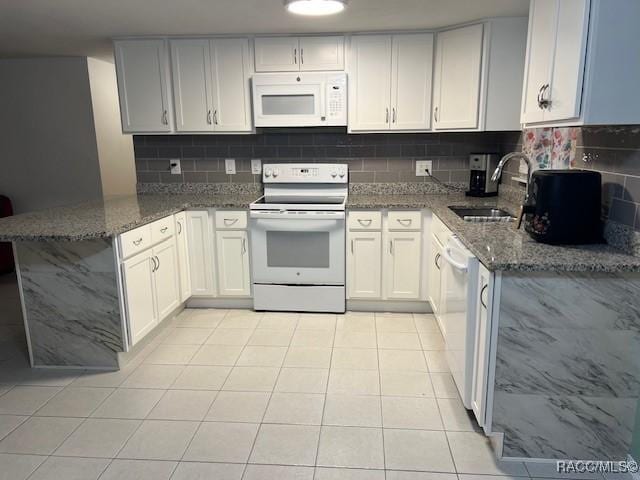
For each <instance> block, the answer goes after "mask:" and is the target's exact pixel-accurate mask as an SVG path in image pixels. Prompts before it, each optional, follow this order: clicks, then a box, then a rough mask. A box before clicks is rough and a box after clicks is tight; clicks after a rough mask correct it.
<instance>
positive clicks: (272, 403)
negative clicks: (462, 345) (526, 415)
mask: <svg viewBox="0 0 640 480" xmlns="http://www.w3.org/2000/svg"><path fill="white" fill-rule="evenodd" d="M0 300H3V302H4V301H5V300H8V303H3V307H4V305H5V304H6V305H8V307H7V309H5V312H6V313H2V314H1V317H2V318H0V332H1V333H2V336H1V337H0V339H1V340H0V347H1V348H0V354H1V355H2V356H1V357H0V480H24V479H27V478H28V479H31V480H33V479H39V480H53V479H56V480H57V479H65V480H67V479H69V480H74V479H78V480H85V479H86V480H95V479H98V478H99V479H100V480H110V479H117V480H127V479H135V480H147V479H149V480H163V479H171V480H197V479H216V480H217V479H220V480H241V479H244V480H267V479H269V480H270V479H274V480H275V479H277V480H289V479H297V480H305V479H308V480H384V479H386V480H458V479H460V480H483V479H484V480H494V479H502V480H506V479H507V478H512V477H514V478H515V477H535V476H543V475H541V473H540V471H539V468H538V469H536V468H535V466H534V467H532V466H531V465H525V464H523V463H517V462H516V463H506V462H497V461H496V460H495V459H494V456H493V452H492V450H491V449H490V447H489V443H488V440H487V439H486V438H485V437H484V435H483V434H482V433H481V432H479V430H478V428H477V425H476V424H475V422H474V421H473V419H472V417H471V416H470V415H469V414H468V413H467V412H466V410H465V409H464V408H463V407H462V403H461V401H460V399H459V397H458V394H457V391H456V388H455V385H454V383H453V379H452V377H451V375H450V373H449V372H448V370H447V368H446V360H445V359H444V358H443V352H442V346H443V342H442V337H441V335H440V333H439V330H438V326H437V324H436V322H435V319H434V317H433V316H432V315H423V314H420V315H418V314H415V315H412V314H372V313H356V312H353V313H347V314H345V315H309V314H290V313H255V312H252V311H241V310H231V311H226V310H187V311H184V312H183V313H181V314H180V315H179V316H178V317H177V318H175V319H173V320H172V321H171V322H170V324H169V325H168V326H167V328H166V329H165V330H164V331H163V332H161V334H160V335H158V337H157V338H155V339H153V341H152V342H150V343H149V345H147V346H146V347H145V348H144V349H143V350H142V351H141V353H140V354H139V355H138V356H137V357H136V358H135V359H134V360H133V361H132V362H131V363H130V364H129V365H127V366H126V367H125V368H123V369H122V370H121V371H119V372H107V373H95V372H82V371H76V370H74V371H65V370H54V371H48V370H32V369H29V368H28V363H27V360H26V349H25V343H24V342H25V341H24V330H23V329H22V325H21V316H20V311H19V308H16V307H15V302H16V301H18V297H17V294H16V293H15V285H14V284H13V283H12V281H11V280H7V279H6V277H0Z"/></svg>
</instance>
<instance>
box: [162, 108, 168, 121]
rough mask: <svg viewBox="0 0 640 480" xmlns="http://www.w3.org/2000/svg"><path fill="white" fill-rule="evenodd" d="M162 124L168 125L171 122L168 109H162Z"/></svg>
mask: <svg viewBox="0 0 640 480" xmlns="http://www.w3.org/2000/svg"><path fill="white" fill-rule="evenodd" d="M162 124H163V125H168V124H169V120H168V119H167V111H166V110H163V111H162Z"/></svg>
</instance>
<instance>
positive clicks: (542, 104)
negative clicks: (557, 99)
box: [538, 83, 551, 110]
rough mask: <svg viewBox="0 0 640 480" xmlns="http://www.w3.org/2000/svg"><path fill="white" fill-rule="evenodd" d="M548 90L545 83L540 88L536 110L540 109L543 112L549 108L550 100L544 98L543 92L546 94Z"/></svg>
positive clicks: (547, 85)
mask: <svg viewBox="0 0 640 480" xmlns="http://www.w3.org/2000/svg"><path fill="white" fill-rule="evenodd" d="M548 88H549V84H548V83H545V84H544V85H542V86H541V87H540V90H539V91H538V108H540V109H541V110H544V109H546V108H549V107H550V106H551V100H549V99H545V98H544V92H546V91H547V89H548Z"/></svg>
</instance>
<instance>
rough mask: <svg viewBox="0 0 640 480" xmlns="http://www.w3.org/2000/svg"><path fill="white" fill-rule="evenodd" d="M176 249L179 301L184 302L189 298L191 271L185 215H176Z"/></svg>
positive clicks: (181, 213) (182, 213) (183, 213)
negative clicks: (178, 271) (178, 273)
mask: <svg viewBox="0 0 640 480" xmlns="http://www.w3.org/2000/svg"><path fill="white" fill-rule="evenodd" d="M175 222H176V228H175V232H176V248H177V250H178V268H179V270H180V301H181V302H186V301H187V300H188V299H189V297H190V296H191V269H190V268H189V258H190V255H189V241H188V238H187V214H186V213H185V212H180V213H176V215H175Z"/></svg>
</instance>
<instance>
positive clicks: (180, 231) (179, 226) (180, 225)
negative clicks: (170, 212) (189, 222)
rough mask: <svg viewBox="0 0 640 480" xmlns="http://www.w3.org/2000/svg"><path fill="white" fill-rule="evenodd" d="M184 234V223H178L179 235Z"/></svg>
mask: <svg viewBox="0 0 640 480" xmlns="http://www.w3.org/2000/svg"><path fill="white" fill-rule="evenodd" d="M180 234H182V223H181V222H180V221H178V235H180Z"/></svg>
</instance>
